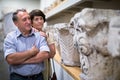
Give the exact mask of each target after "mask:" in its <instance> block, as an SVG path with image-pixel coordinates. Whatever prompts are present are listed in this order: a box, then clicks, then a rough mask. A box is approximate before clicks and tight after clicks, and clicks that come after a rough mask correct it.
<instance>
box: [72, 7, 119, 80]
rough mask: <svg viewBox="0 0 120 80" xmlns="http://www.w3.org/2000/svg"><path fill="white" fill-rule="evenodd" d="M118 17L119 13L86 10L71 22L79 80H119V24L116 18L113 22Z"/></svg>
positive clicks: (115, 11) (114, 11)
mask: <svg viewBox="0 0 120 80" xmlns="http://www.w3.org/2000/svg"><path fill="white" fill-rule="evenodd" d="M118 16H120V11H118V10H104V9H89V8H86V9H83V10H82V11H81V12H80V13H77V14H76V15H75V16H74V17H73V18H72V19H71V22H70V24H71V26H70V27H72V28H73V27H74V29H75V30H74V31H75V32H74V43H75V44H76V47H77V48H78V51H79V53H80V64H81V69H82V74H80V77H81V79H82V80H120V59H119V58H118V57H119V56H120V55H119V54H120V46H119V45H120V38H119V37H120V36H119V27H120V24H119V22H118V20H119V19H117V20H112V19H113V18H114V17H118ZM74 20H75V21H74ZM112 23H115V24H114V25H113V24H112ZM112 25H113V27H111V26H112ZM115 25H116V26H115ZM116 27H118V29H117V28H116ZM113 28H114V29H113ZM115 31H116V32H115ZM114 32H115V33H114ZM113 36H114V37H113ZM113 38H114V39H113ZM114 52H115V53H114ZM115 56H118V57H115Z"/></svg>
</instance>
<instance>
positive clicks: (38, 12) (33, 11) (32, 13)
mask: <svg viewBox="0 0 120 80" xmlns="http://www.w3.org/2000/svg"><path fill="white" fill-rule="evenodd" d="M29 15H30V18H31V21H33V19H34V17H35V16H42V17H43V20H44V22H45V21H46V19H45V14H44V13H43V12H42V11H41V10H39V9H34V10H32V11H31V12H30V13H29Z"/></svg>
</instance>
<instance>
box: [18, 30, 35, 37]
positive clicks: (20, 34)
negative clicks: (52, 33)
mask: <svg viewBox="0 0 120 80" xmlns="http://www.w3.org/2000/svg"><path fill="white" fill-rule="evenodd" d="M16 34H17V37H20V36H23V35H22V33H21V32H20V30H19V29H18V28H17V30H16ZM34 34H35V31H34V30H33V28H32V31H31V33H30V34H29V36H31V35H34Z"/></svg>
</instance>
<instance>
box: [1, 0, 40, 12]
mask: <svg viewBox="0 0 120 80" xmlns="http://www.w3.org/2000/svg"><path fill="white" fill-rule="evenodd" d="M19 8H25V9H27V10H28V11H31V10H32V9H36V8H38V9H39V8H40V0H0V9H1V10H2V11H3V13H6V12H9V11H13V10H15V9H19Z"/></svg>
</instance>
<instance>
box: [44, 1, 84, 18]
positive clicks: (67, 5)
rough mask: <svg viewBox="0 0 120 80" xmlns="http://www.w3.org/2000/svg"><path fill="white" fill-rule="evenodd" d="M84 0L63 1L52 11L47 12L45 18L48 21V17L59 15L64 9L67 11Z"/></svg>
mask: <svg viewBox="0 0 120 80" xmlns="http://www.w3.org/2000/svg"><path fill="white" fill-rule="evenodd" d="M82 1H84V0H65V1H63V2H62V3H61V4H60V5H58V6H56V7H55V8H54V9H52V10H51V11H49V12H48V13H47V14H46V15H47V16H46V18H47V19H49V18H50V17H52V16H54V15H56V14H58V13H60V12H61V11H64V10H65V9H68V8H70V7H72V6H74V5H76V4H78V3H80V2H82Z"/></svg>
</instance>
